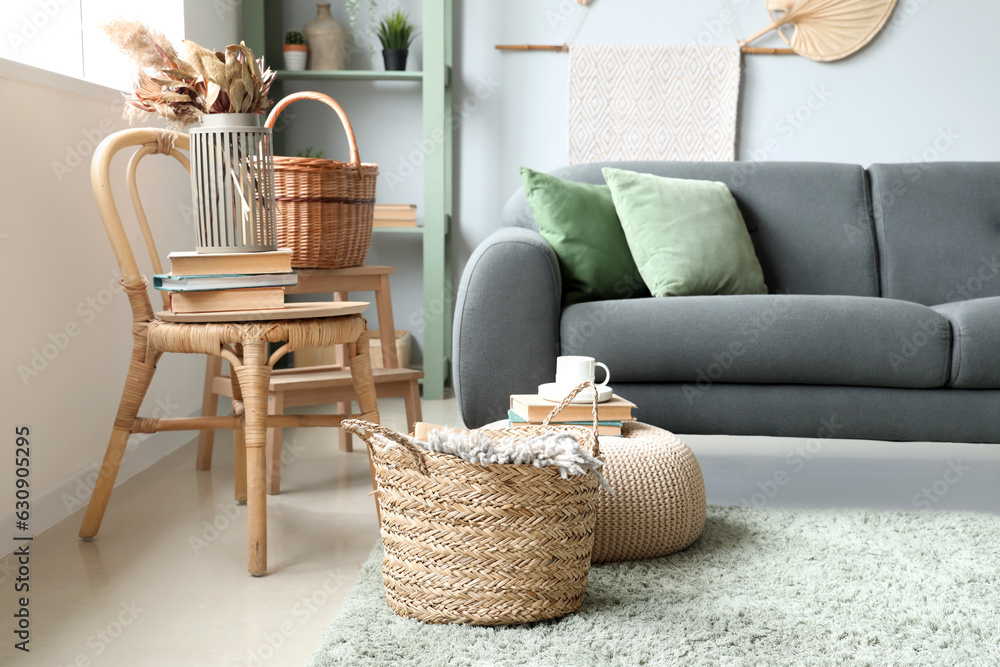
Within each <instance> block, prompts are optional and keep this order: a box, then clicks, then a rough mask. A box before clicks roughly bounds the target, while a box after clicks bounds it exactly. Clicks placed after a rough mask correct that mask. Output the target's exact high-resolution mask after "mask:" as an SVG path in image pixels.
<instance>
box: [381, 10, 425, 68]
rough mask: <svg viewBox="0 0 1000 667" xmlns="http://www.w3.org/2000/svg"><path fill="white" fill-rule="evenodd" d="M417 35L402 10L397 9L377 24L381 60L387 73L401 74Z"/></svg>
mask: <svg viewBox="0 0 1000 667" xmlns="http://www.w3.org/2000/svg"><path fill="white" fill-rule="evenodd" d="M417 34H418V32H417V30H416V28H415V27H414V25H413V24H412V23H410V17H409V16H408V15H407V14H406V13H405V12H404V11H403V10H402V9H397V10H396V11H394V12H392V13H390V14H389V15H388V16H386V17H385V18H383V19H382V20H381V21H380V22H379V26H378V39H379V41H380V42H382V59H383V60H384V61H385V69H386V70H387V71H392V72H401V71H403V70H405V69H406V56H407V55H408V54H409V52H410V45H411V44H413V40H414V39H415V38H416V36H417Z"/></svg>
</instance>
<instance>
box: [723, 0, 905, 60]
mask: <svg viewBox="0 0 1000 667" xmlns="http://www.w3.org/2000/svg"><path fill="white" fill-rule="evenodd" d="M766 5H767V11H768V13H769V14H770V15H771V20H772V23H771V25H769V26H768V27H766V28H764V29H763V30H761V31H760V32H758V33H757V34H755V35H754V36H752V37H750V38H749V39H746V40H743V41H742V42H740V46H746V45H747V44H748V43H750V42H752V41H754V40H755V39H757V38H759V37H761V36H763V35H766V34H767V33H769V32H771V31H772V30H777V31H778V34H779V35H781V38H782V39H783V40H785V42H787V43H788V45H789V46H790V47H792V49H793V50H794V51H795V52H796V53H797V54H799V55H800V56H805V57H806V58H809V59H810V60H817V61H820V62H830V61H831V60H840V59H841V58H846V57H847V56H849V55H851V54H852V53H854V52H855V51H857V50H859V49H860V48H861V47H863V46H864V45H865V44H867V43H868V42H870V41H871V40H872V39H873V38H874V37H875V35H877V34H878V32H879V30H881V29H882V27H883V26H884V25H885V23H886V21H888V20H889V16H890V15H891V14H892V10H893V8H894V7H895V6H896V0H766ZM784 25H791V26H793V27H794V28H795V30H794V32H792V36H791V37H790V38H789V37H788V36H787V35H786V34H785V33H784V32H782V31H781V30H779V28H781V27H782V26H784Z"/></svg>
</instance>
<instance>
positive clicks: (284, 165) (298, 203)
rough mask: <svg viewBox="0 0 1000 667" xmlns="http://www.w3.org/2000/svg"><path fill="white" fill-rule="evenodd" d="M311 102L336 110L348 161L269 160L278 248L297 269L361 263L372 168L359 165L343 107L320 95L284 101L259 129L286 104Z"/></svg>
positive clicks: (367, 241)
mask: <svg viewBox="0 0 1000 667" xmlns="http://www.w3.org/2000/svg"><path fill="white" fill-rule="evenodd" d="M299 100H316V101H319V102H323V103H324V104H326V105H327V106H329V107H331V108H332V109H333V110H334V111H336V112H337V115H338V116H339V117H340V120H341V122H342V124H343V126H344V131H345V132H346V133H347V140H348V143H349V145H350V149H351V158H350V162H338V161H337V160H325V159H321V158H305V157H286V156H275V157H274V195H275V202H276V206H277V218H276V226H277V237H278V247H280V248H291V250H292V266H293V267H294V268H297V269H339V268H343V267H348V266H360V265H361V264H364V263H365V258H366V257H367V256H368V248H369V247H370V246H371V241H372V224H373V220H374V216H375V183H376V181H377V179H378V165H377V164H370V163H362V162H361V158H360V156H359V154H358V148H357V142H356V141H355V137H354V130H353V129H352V127H351V123H350V121H349V120H348V119H347V115H346V114H345V113H344V111H343V109H342V108H341V107H340V105H339V104H337V102H336V101H334V100H333V99H332V98H330V97H328V96H327V95H323V94H322V93H315V92H301V93H295V94H293V95H289V96H288V97H285V98H284V99H282V100H281V101H280V102H278V104H277V105H275V107H274V109H273V110H272V111H271V113H270V115H268V117H267V122H266V123H265V125H266V126H267V127H274V124H275V123H276V122H277V119H278V116H279V115H280V114H281V112H282V111H283V110H284V109H285V108H286V107H288V105H290V104H291V103H292V102H296V101H299Z"/></svg>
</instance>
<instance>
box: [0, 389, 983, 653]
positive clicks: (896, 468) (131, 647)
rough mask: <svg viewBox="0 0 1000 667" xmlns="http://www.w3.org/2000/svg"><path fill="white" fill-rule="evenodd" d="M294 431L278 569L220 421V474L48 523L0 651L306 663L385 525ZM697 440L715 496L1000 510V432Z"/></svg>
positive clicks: (336, 459)
mask: <svg viewBox="0 0 1000 667" xmlns="http://www.w3.org/2000/svg"><path fill="white" fill-rule="evenodd" d="M381 409H382V414H383V421H384V422H385V423H386V424H387V425H389V426H390V427H393V428H400V427H401V426H402V425H403V422H404V421H405V420H404V416H403V407H402V402H401V401H400V400H387V401H383V402H382V403H381ZM423 410H424V419H425V421H429V422H434V423H443V424H449V425H455V426H458V425H460V424H461V421H460V419H459V415H458V409H457V405H456V402H455V400H454V399H450V400H447V401H425V402H424V404H423ZM285 433H286V438H285V445H286V448H285V461H286V463H285V465H284V469H283V474H282V494H281V495H280V496H272V497H269V500H268V531H269V541H268V542H269V543H268V550H269V552H268V555H269V573H268V576H266V577H263V578H259V579H255V578H252V577H250V576H249V575H248V574H247V572H246V514H245V507H237V506H236V505H235V504H234V503H233V501H232V452H231V442H232V440H231V436H230V435H229V434H228V433H225V432H220V433H219V435H218V442H217V446H216V459H215V464H214V466H213V469H212V471H211V473H203V472H197V471H195V470H194V455H195V448H194V444H193V443H192V444H190V445H187V446H185V447H183V448H181V449H180V450H178V451H177V452H175V453H173V454H171V455H170V456H168V457H166V458H165V459H163V460H162V461H160V462H159V463H157V464H156V465H154V466H153V467H151V468H150V469H148V470H146V471H144V472H142V473H140V474H139V475H136V476H135V477H133V478H132V479H130V480H128V481H126V482H125V483H123V484H122V485H121V486H120V487H119V488H117V489H116V490H115V493H114V495H113V496H112V499H111V504H110V507H109V510H108V513H107V515H106V518H105V521H104V525H103V527H102V529H101V533H100V535H99V536H98V538H97V539H95V540H94V541H93V542H91V543H83V542H80V541H79V540H78V539H77V537H76V531H77V529H78V527H79V522H80V519H81V514H80V512H77V513H76V514H74V515H73V516H71V517H69V518H68V519H66V520H65V521H63V522H61V523H59V524H58V525H56V526H54V527H53V528H51V529H50V530H48V531H45V532H44V533H42V534H41V535H39V536H37V537H36V539H35V541H34V542H33V543H32V547H31V550H32V570H31V584H32V597H31V608H30V610H31V630H32V639H31V648H32V651H31V653H30V654H29V655H25V654H23V653H20V652H18V651H14V650H13V649H12V648H11V644H12V641H11V634H10V631H9V628H10V627H11V618H12V614H13V612H14V608H15V607H14V605H15V600H16V599H15V595H14V593H13V590H12V588H13V586H12V579H11V578H10V577H6V578H5V581H3V582H2V583H0V591H2V592H0V617H2V618H3V619H5V620H4V621H3V623H2V624H0V626H2V627H3V633H2V636H3V640H2V647H0V665H22V664H23V665H40V666H46V667H57V666H58V667H62V666H67V665H81V666H85V665H96V666H103V665H123V666H129V667H132V666H147V665H149V666H159V665H197V666H205V665H209V666H213V667H215V666H220V667H221V666H229V665H232V666H237V665H239V666H260V665H277V666H281V667H285V666H289V667H290V666H295V665H302V664H304V663H305V662H306V661H307V660H308V658H309V656H310V655H311V654H312V652H313V651H314V650H315V648H316V647H317V645H318V644H319V641H320V638H321V637H322V633H323V629H324V627H325V626H326V624H327V623H328V622H329V620H330V619H331V618H332V617H333V615H334V613H335V612H336V610H337V608H338V606H339V604H340V601H341V599H342V598H343V596H344V595H345V594H346V592H347V591H348V590H349V589H350V586H351V584H352V583H353V581H354V578H355V576H356V573H357V569H358V566H359V565H360V563H361V561H362V560H363V559H364V558H365V556H366V555H367V554H368V552H369V551H370V550H371V548H372V546H373V545H374V544H375V541H376V539H377V538H378V528H377V525H376V519H375V510H374V505H373V501H372V499H371V498H370V497H368V493H369V491H370V489H371V486H370V484H371V482H370V476H369V472H368V464H367V460H366V457H365V455H364V453H363V451H362V450H361V449H360V447H358V451H356V452H354V453H350V454H348V453H341V452H339V451H337V448H336V445H335V437H334V431H332V430H329V429H301V430H297V431H291V430H286V431H285ZM685 440H686V441H687V442H688V443H689V444H690V445H691V446H692V449H693V450H694V451H695V453H696V454H697V455H698V457H699V460H700V461H701V464H702V468H703V471H704V473H705V478H706V484H707V487H708V493H709V502H710V503H712V504H746V503H753V504H763V505H767V506H771V507H874V508H879V509H901V510H915V509H922V508H924V506H925V505H926V506H928V507H933V508H934V509H948V510H975V511H986V512H993V513H1000V447H997V446H978V445H948V444H927V443H872V442H845V441H832V440H831V441H809V440H804V439H794V438H735V437H710V436H688V437H687V438H685ZM154 443H155V440H151V441H148V442H147V443H146V444H144V445H143V446H152V445H154ZM949 470H951V471H952V472H950V473H949V472H948V471H949ZM776 480H777V481H776ZM925 490H926V492H927V493H924V491H925ZM5 560H6V562H8V563H9V562H10V559H9V557H8V558H7V559H5ZM0 576H3V575H2V573H0Z"/></svg>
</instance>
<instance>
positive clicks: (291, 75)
mask: <svg viewBox="0 0 1000 667" xmlns="http://www.w3.org/2000/svg"><path fill="white" fill-rule="evenodd" d="M275 75H276V76H277V77H278V78H279V79H281V80H283V81H315V80H325V81H423V79H424V73H423V72H386V71H384V70H363V69H341V70H308V69H305V70H287V69H280V70H278V71H277V72H275Z"/></svg>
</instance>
